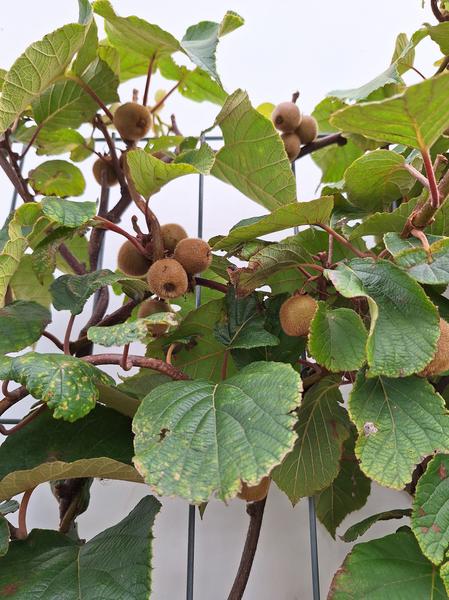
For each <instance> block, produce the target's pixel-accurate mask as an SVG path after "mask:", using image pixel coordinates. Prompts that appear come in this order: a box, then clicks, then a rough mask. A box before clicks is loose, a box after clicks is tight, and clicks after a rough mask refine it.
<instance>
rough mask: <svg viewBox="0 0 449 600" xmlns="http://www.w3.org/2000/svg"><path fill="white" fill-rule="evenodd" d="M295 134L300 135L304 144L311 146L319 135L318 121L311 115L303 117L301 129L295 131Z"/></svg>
mask: <svg viewBox="0 0 449 600" xmlns="http://www.w3.org/2000/svg"><path fill="white" fill-rule="evenodd" d="M295 133H296V134H297V135H299V137H300V139H301V142H302V143H303V144H311V143H312V142H314V141H315V140H316V138H317V135H318V123H317V120H316V119H315V118H314V117H312V116H311V115H303V117H302V120H301V123H300V125H299V127H297V128H296V129H295Z"/></svg>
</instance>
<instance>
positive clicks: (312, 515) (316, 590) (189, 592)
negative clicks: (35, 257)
mask: <svg viewBox="0 0 449 600" xmlns="http://www.w3.org/2000/svg"><path fill="white" fill-rule="evenodd" d="M148 139H149V138H145V139H144V140H143V141H148ZM114 140H115V141H120V138H118V137H115V136H114ZM94 141H95V142H105V141H106V140H105V139H104V138H103V137H96V138H94ZM201 141H205V142H219V141H223V138H222V136H213V135H211V136H203V137H202V138H201ZM24 162H25V158H21V159H20V161H19V167H20V170H22V168H23V166H24ZM292 170H293V173H294V175H295V177H296V173H295V163H292ZM198 177H199V181H198V224H197V235H198V237H199V238H201V237H203V225H204V175H202V174H200V175H199V176H198ZM17 198H18V194H17V190H14V192H13V194H12V198H11V207H10V212H12V211H13V210H15V207H16V204H17ZM298 232H299V230H298V228H297V227H295V228H294V233H295V234H297V233H298ZM103 241H104V240H103ZM103 246H104V244H102V247H101V251H100V255H99V262H98V268H101V266H102V259H103V251H104V247H103ZM200 305H201V288H200V286H197V287H196V289H195V306H196V307H197V308H198V307H199V306H200ZM19 422H20V419H1V418H0V424H2V425H16V424H17V423H19ZM308 511H309V537H310V556H311V567H312V568H311V574H312V592H313V595H312V598H313V600H320V576H319V568H318V538H317V526H316V509H315V498H314V497H313V496H312V497H309V498H308ZM195 521H196V506H194V505H189V510H188V521H187V523H188V531H187V576H186V600H194V585H193V584H194V574H195Z"/></svg>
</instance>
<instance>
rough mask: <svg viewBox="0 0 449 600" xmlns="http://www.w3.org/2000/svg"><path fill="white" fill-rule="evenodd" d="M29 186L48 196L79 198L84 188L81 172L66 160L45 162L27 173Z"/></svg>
mask: <svg viewBox="0 0 449 600" xmlns="http://www.w3.org/2000/svg"><path fill="white" fill-rule="evenodd" d="M28 178H29V180H30V185H31V187H32V188H33V190H34V191H35V192H37V193H39V194H44V195H48V196H80V195H81V194H82V193H83V192H84V188H85V187H86V181H85V179H84V176H83V174H82V173H81V171H80V170H79V169H78V167H76V166H75V165H73V164H72V163H69V162H67V161H66V160H47V161H46V162H43V163H41V164H40V165H38V166H37V167H36V168H35V169H32V170H31V171H30V172H29V173H28Z"/></svg>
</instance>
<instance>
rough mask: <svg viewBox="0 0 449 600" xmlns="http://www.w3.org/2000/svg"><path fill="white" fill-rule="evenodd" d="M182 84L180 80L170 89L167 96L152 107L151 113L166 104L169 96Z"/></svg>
mask: <svg viewBox="0 0 449 600" xmlns="http://www.w3.org/2000/svg"><path fill="white" fill-rule="evenodd" d="M180 84H181V82H180V81H178V82H177V83H175V85H174V86H173V87H172V88H171V89H170V90H168V92H167V93H166V94H165V96H164V97H163V98H161V99H160V100H159V102H158V103H157V104H155V105H154V106H153V108H152V109H151V113H155V112H156V111H157V110H158V108H160V107H161V106H162V105H163V104H164V102H165V101H166V100H167V98H168V97H169V96H171V95H172V94H173V92H174V91H175V90H177V89H178V87H179V85H180Z"/></svg>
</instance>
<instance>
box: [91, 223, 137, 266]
mask: <svg viewBox="0 0 449 600" xmlns="http://www.w3.org/2000/svg"><path fill="white" fill-rule="evenodd" d="M93 220H94V221H95V223H96V226H97V227H101V228H102V229H109V230H110V231H114V232H115V233H119V234H120V235H122V236H123V237H125V238H126V239H127V240H128V241H129V242H131V244H132V245H133V246H134V248H135V249H136V250H137V251H138V252H139V253H140V254H142V255H143V256H146V257H147V252H146V250H145V248H144V247H143V246H142V244H141V243H140V242H139V240H137V239H136V238H135V237H134V236H132V235H131V234H130V233H128V232H127V231H125V230H124V229H122V228H121V227H120V226H119V225H116V224H115V223H112V221H108V219H105V218H104V217H100V216H96V217H94V219H93Z"/></svg>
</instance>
